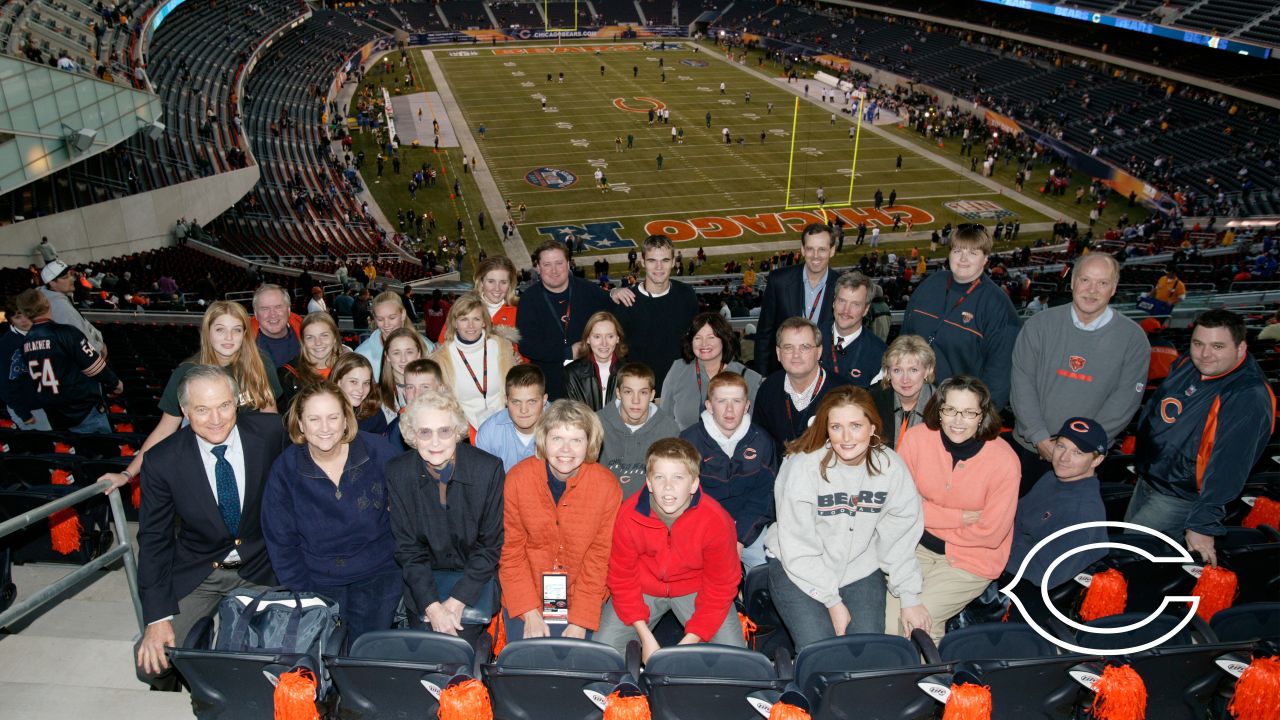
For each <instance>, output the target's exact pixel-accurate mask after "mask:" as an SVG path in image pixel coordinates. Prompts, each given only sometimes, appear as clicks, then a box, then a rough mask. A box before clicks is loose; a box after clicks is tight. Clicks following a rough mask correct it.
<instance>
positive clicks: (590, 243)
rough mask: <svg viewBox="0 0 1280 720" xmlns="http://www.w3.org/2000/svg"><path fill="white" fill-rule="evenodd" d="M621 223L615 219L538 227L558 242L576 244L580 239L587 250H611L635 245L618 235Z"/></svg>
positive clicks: (632, 241)
mask: <svg viewBox="0 0 1280 720" xmlns="http://www.w3.org/2000/svg"><path fill="white" fill-rule="evenodd" d="M621 229H622V223H620V222H618V221H617V220H609V221H607V222H595V223H583V224H581V225H543V226H541V227H539V228H538V232H539V233H540V234H542V235H548V236H550V237H552V238H554V239H556V240H559V241H560V242H562V243H564V244H566V245H569V244H571V243H572V244H573V245H575V246H576V245H577V243H578V241H579V240H581V241H582V245H583V247H585V248H586V249H588V250H613V249H616V248H623V247H636V241H635V240H632V239H630V238H624V237H621V236H619V235H618V231H619V230H621Z"/></svg>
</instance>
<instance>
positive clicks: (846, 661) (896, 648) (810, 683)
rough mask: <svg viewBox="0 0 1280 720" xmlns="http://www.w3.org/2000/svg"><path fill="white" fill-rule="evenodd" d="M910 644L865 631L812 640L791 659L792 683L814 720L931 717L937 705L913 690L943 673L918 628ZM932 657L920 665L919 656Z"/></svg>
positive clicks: (933, 649) (931, 644)
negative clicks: (805, 700)
mask: <svg viewBox="0 0 1280 720" xmlns="http://www.w3.org/2000/svg"><path fill="white" fill-rule="evenodd" d="M912 637H913V640H914V643H913V641H912V640H907V639H906V638H902V637H898V636H896V635H877V634H870V633H862V634H852V635H845V636H843V637H836V638H831V639H829V640H822V641H820V642H816V643H814V644H812V645H810V646H808V647H806V648H805V649H804V650H801V651H800V654H799V655H798V656H797V657H796V664H795V685H796V687H797V688H799V689H800V691H801V692H803V693H804V695H805V697H807V698H808V699H809V703H810V706H811V713H810V714H811V715H812V716H813V718H814V720H837V719H839V720H848V719H851V718H881V717H883V718H901V719H902V720H914V719H916V718H928V717H933V714H934V712H935V711H936V709H937V702H936V701H935V700H934V699H933V698H932V697H931V696H929V695H926V694H925V693H924V692H922V691H921V690H920V688H919V687H917V683H918V682H919V681H920V680H922V679H924V678H926V677H928V676H929V675H932V674H935V673H938V672H942V671H944V670H946V669H947V666H946V665H944V664H942V663H941V659H940V658H939V657H938V656H937V650H936V648H934V646H933V642H932V641H930V640H929V637H928V635H927V634H925V632H924V631H923V630H916V631H915V632H913V633H912ZM926 650H927V651H930V652H929V655H930V656H931V657H928V658H927V664H926V662H922V660H921V654H922V652H926Z"/></svg>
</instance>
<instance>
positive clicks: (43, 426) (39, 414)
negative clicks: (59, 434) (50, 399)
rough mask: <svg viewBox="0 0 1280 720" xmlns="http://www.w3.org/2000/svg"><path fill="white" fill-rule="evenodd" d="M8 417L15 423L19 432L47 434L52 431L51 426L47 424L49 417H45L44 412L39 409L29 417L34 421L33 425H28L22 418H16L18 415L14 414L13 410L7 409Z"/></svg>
mask: <svg viewBox="0 0 1280 720" xmlns="http://www.w3.org/2000/svg"><path fill="white" fill-rule="evenodd" d="M9 417H10V418H11V419H12V420H13V421H14V422H15V423H17V425H18V429H19V430H43V431H44V432H48V431H50V430H52V429H53V426H51V425H50V424H49V416H48V415H45V414H44V410H41V409H40V408H36V409H35V410H32V411H31V417H33V418H35V420H36V422H35V424H34V425H28V424H27V423H26V422H25V421H23V419H22V418H20V417H18V413H16V412H14V411H13V408H9Z"/></svg>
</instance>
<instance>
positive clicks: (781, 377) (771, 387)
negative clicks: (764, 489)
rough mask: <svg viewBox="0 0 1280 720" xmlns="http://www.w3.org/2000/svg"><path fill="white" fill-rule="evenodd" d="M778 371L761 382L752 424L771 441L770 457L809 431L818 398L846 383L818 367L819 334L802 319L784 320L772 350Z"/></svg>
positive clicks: (782, 451)
mask: <svg viewBox="0 0 1280 720" xmlns="http://www.w3.org/2000/svg"><path fill="white" fill-rule="evenodd" d="M775 350H776V352H777V354H778V360H779V361H780V362H781V363H782V369H781V370H778V371H777V372H775V373H773V374H772V375H770V376H769V377H767V378H765V380H764V382H763V383H761V384H760V391H759V392H758V393H756V399H755V403H754V404H755V408H756V412H755V421H756V422H757V423H759V424H760V427H762V428H764V429H765V431H766V432H768V433H769V435H770V436H771V437H773V449H774V457H782V456H783V454H784V453H785V452H786V444H787V443H789V442H791V441H792V440H795V439H796V438H798V437H800V435H801V433H803V432H804V430H805V428H807V427H809V423H810V421H811V420H812V419H813V414H814V412H815V411H817V409H818V403H820V402H821V401H822V396H823V395H826V394H827V393H828V392H830V391H831V390H832V389H834V388H837V387H840V386H841V385H848V384H849V382H848V381H847V380H845V379H844V378H843V377H840V376H838V375H832V374H829V373H828V372H827V371H826V370H823V369H822V366H821V365H820V364H819V363H818V355H819V354H820V353H821V352H822V331H821V330H819V329H818V326H817V325H815V324H813V322H811V321H809V320H806V319H804V318H802V317H792V318H787V319H786V320H784V321H783V322H782V325H781V327H779V328H778V332H777V346H776V348H775Z"/></svg>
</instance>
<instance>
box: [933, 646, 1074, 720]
mask: <svg viewBox="0 0 1280 720" xmlns="http://www.w3.org/2000/svg"><path fill="white" fill-rule="evenodd" d="M938 654H939V655H940V656H941V658H942V661H943V662H948V663H959V662H964V663H965V666H966V669H967V670H969V671H970V672H972V673H973V674H974V675H975V677H976V678H977V680H978V681H980V682H981V684H983V685H987V686H989V687H990V688H991V696H992V698H993V701H994V702H993V705H992V715H991V717H992V719H993V720H1004V719H1005V718H1008V719H1009V720H1015V719H1018V718H1056V719H1061V720H1066V718H1070V717H1071V716H1072V713H1073V712H1074V708H1075V706H1076V703H1077V701H1078V699H1079V698H1080V696H1081V695H1082V693H1084V692H1086V691H1085V689H1084V688H1083V687H1081V686H1080V685H1079V684H1078V683H1077V682H1076V681H1075V680H1073V679H1072V678H1071V676H1070V675H1068V674H1067V671H1068V670H1069V669H1070V668H1071V667H1072V666H1074V665H1076V664H1078V663H1080V662H1082V661H1084V660H1085V659H1086V658H1085V657H1084V656H1082V655H1071V654H1061V653H1060V651H1059V650H1058V648H1057V646H1055V645H1054V644H1053V643H1050V642H1049V641H1048V640H1046V639H1045V638H1043V637H1041V636H1040V635H1039V634H1038V633H1036V632H1035V631H1034V630H1032V629H1031V627H1030V626H1028V625H1026V624H1023V623H985V624H982V625H971V626H969V627H967V628H962V629H960V630H956V631H953V632H948V633H947V634H946V635H945V636H944V637H943V638H942V642H940V643H939V644H938Z"/></svg>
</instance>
